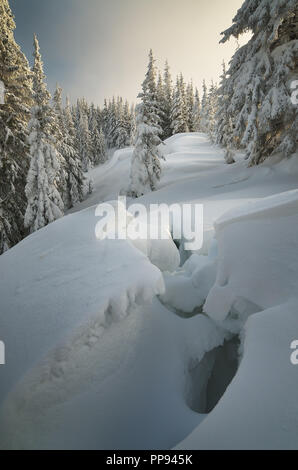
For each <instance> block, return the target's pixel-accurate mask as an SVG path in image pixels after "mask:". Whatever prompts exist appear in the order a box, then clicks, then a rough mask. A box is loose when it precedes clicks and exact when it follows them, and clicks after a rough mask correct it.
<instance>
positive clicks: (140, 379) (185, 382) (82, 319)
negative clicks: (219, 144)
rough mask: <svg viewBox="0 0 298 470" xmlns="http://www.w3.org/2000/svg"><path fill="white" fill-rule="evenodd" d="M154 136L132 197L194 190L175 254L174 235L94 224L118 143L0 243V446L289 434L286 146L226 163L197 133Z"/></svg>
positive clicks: (117, 170)
mask: <svg viewBox="0 0 298 470" xmlns="http://www.w3.org/2000/svg"><path fill="white" fill-rule="evenodd" d="M163 150H164V153H165V154H166V158H167V159H166V162H164V163H163V167H164V168H163V170H164V171H163V177H162V180H161V182H160V189H159V190H158V191H156V192H154V193H150V194H148V195H145V196H143V197H142V198H139V200H138V202H141V203H142V204H144V205H146V206H149V204H151V203H167V204H173V203H179V204H182V203H196V202H197V203H200V204H204V244H203V247H202V249H201V250H199V252H196V253H193V254H192V253H185V252H183V250H182V249H181V253H180V254H181V257H182V262H181V263H180V264H181V266H180V267H179V262H177V256H178V259H179V253H178V249H177V248H176V247H175V245H174V243H173V241H172V240H171V239H169V240H167V241H165V242H164V243H162V244H159V245H156V246H155V247H153V248H154V249H150V250H149V249H148V250H147V251H146V250H145V251H144V250H142V251H140V250H139V249H138V247H137V246H135V244H133V243H131V242H130V241H129V240H116V241H115V240H99V239H96V236H95V226H96V222H97V218H96V216H95V208H96V206H94V204H97V203H99V202H102V201H108V200H111V199H115V198H117V196H118V194H119V192H120V191H121V189H123V187H124V186H125V184H126V183H127V182H128V175H129V162H130V157H131V149H125V150H123V151H118V152H117V153H116V154H115V155H114V157H113V159H112V161H111V162H109V163H108V164H107V165H105V167H104V168H100V167H98V168H96V169H94V170H93V175H92V176H93V179H94V188H95V191H94V194H93V195H92V196H91V198H89V199H87V200H86V201H84V202H83V203H82V204H81V205H80V206H78V207H76V208H75V210H74V211H73V213H72V214H69V215H67V216H66V217H64V218H63V219H61V220H59V221H57V222H55V223H53V224H51V225H50V226H48V227H46V228H45V229H43V230H41V231H39V232H37V233H35V234H34V235H32V236H30V237H28V238H27V239H26V240H24V241H23V242H21V243H20V244H19V245H17V246H16V247H15V248H13V249H12V250H10V251H9V252H7V253H5V254H4V255H3V256H1V257H0V340H2V341H4V343H5V347H6V365H5V366H1V367H0V448H5V449H8V448H25V449H28V448H30V449H31V448H34V449H40V448H41V449H47V448H63V449H64V448H67V449H69V448H70V449H116V448H117V449H165V448H167V449H170V448H174V447H178V448H179V449H195V448H202V449H207V448H208V449H209V448H212V449H214V448H234V449H235V448H298V400H297V387H298V366H296V367H295V366H293V365H292V364H291V361H290V355H291V350H290V345H291V342H292V341H293V340H295V339H298V237H297V232H298V190H296V189H295V188H297V181H298V165H297V156H294V157H293V158H292V159H290V160H289V161H286V162H283V163H276V164H275V165H273V164H272V165H268V164H267V165H263V166H260V167H257V168H250V169H248V168H246V163H245V162H244V161H243V159H242V157H241V155H239V156H238V158H237V162H236V163H235V164H234V165H225V163H224V160H223V156H222V152H221V151H220V150H219V149H218V148H216V147H214V146H212V145H211V144H210V143H209V142H208V139H207V138H206V136H205V135H203V134H182V135H177V136H175V137H172V138H171V139H169V140H168V141H167V145H166V146H164V148H163ZM281 193H282V194H281ZM151 248H152V247H151ZM152 253H154V256H153V254H152ZM161 260H162V261H161ZM164 266H167V270H168V271H167V272H162V271H164V269H165V268H163V267H164Z"/></svg>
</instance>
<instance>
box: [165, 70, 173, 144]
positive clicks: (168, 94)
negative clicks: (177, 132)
mask: <svg viewBox="0 0 298 470" xmlns="http://www.w3.org/2000/svg"><path fill="white" fill-rule="evenodd" d="M163 80H164V100H165V101H164V109H163V111H164V119H163V131H164V132H163V137H164V139H168V138H169V137H171V136H172V135H173V132H172V127H171V124H172V117H171V113H172V108H173V83H172V77H171V72H170V67H169V64H168V62H166V63H165V70H164V77H163Z"/></svg>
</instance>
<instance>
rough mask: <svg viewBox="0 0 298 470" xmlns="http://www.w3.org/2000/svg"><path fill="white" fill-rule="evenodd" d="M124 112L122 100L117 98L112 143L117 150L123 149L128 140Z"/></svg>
mask: <svg viewBox="0 0 298 470" xmlns="http://www.w3.org/2000/svg"><path fill="white" fill-rule="evenodd" d="M124 112H125V109H124V105H123V99H122V98H121V97H118V98H117V106H116V126H115V131H114V142H115V146H116V148H117V149H123V148H125V147H126V145H127V142H128V140H129V136H128V133H127V118H126V116H125V114H124Z"/></svg>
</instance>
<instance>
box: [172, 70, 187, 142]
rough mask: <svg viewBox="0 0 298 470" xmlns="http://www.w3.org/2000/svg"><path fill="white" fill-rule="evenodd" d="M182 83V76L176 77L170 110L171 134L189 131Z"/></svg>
mask: <svg viewBox="0 0 298 470" xmlns="http://www.w3.org/2000/svg"><path fill="white" fill-rule="evenodd" d="M183 84H184V81H183V78H182V79H181V77H180V78H179V77H177V81H176V88H175V91H174V99H173V106H172V112H171V120H172V123H171V128H172V133H173V134H179V133H183V132H188V131H189V129H188V125H187V110H186V102H185V93H184V91H185V90H184V89H183Z"/></svg>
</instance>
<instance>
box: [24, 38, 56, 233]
mask: <svg viewBox="0 0 298 470" xmlns="http://www.w3.org/2000/svg"><path fill="white" fill-rule="evenodd" d="M44 80H45V75H44V72H43V64H42V60H41V55H40V52H39V44H38V40H37V38H36V36H34V66H33V96H34V106H33V107H32V110H31V120H30V122H29V133H30V134H29V143H30V156H31V161H30V168H29V172H28V177H27V184H26V196H27V201H28V204H27V209H26V214H25V220H24V223H25V227H26V228H27V229H28V230H29V231H30V232H31V233H32V232H35V231H36V230H39V229H40V228H42V227H44V226H46V225H47V224H49V223H51V222H53V221H54V220H56V219H58V218H60V217H62V215H63V202H62V199H61V196H60V194H59V192H58V189H57V187H56V181H55V178H56V175H57V173H58V172H59V160H58V153H57V150H56V147H55V144H56V142H55V138H54V136H53V122H54V120H55V115H54V112H53V109H52V107H51V106H50V99H51V96H50V93H49V92H48V90H47V87H46V84H45V81H44Z"/></svg>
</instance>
